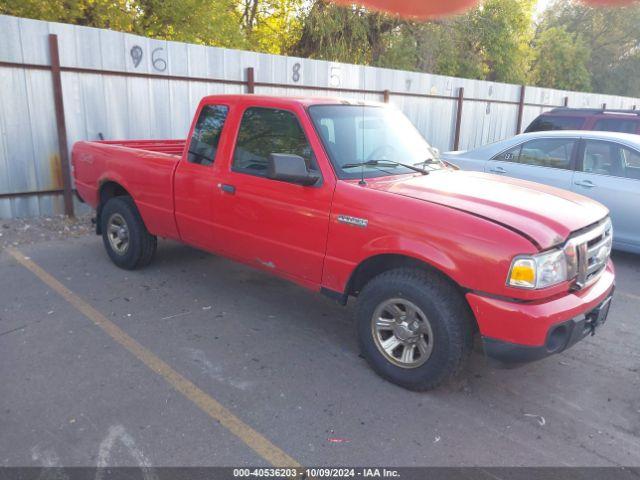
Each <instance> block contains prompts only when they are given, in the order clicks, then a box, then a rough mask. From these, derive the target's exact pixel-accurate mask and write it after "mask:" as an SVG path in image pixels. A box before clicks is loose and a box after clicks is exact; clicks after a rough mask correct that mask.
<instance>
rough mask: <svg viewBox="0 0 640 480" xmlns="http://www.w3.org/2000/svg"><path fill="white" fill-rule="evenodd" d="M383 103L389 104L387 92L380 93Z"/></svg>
mask: <svg viewBox="0 0 640 480" xmlns="http://www.w3.org/2000/svg"><path fill="white" fill-rule="evenodd" d="M382 95H383V98H384V103H389V90H385V91H383V92H382Z"/></svg>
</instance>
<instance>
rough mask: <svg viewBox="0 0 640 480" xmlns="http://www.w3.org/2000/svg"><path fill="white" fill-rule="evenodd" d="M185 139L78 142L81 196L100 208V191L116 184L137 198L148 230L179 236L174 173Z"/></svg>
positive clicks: (75, 157) (75, 161) (77, 176)
mask: <svg viewBox="0 0 640 480" xmlns="http://www.w3.org/2000/svg"><path fill="white" fill-rule="evenodd" d="M185 144H186V140H108V141H104V140H103V141H93V142H77V143H76V144H75V145H74V146H73V151H72V155H71V160H72V164H73V170H74V179H75V186H76V190H77V192H78V194H79V195H80V197H81V198H82V199H83V200H84V201H85V202H87V203H88V204H89V205H91V206H92V207H93V208H97V206H98V204H99V201H100V190H101V188H102V187H103V186H104V185H105V184H106V183H109V182H115V183H117V184H118V185H119V186H120V187H121V188H124V189H125V190H126V192H127V194H128V195H130V196H131V197H132V198H134V199H135V202H136V206H137V207H138V210H139V212H140V215H142V218H143V219H144V221H145V224H146V227H147V229H148V230H149V231H150V232H151V233H152V234H154V235H158V236H162V237H168V238H177V237H178V233H177V227H176V224H175V217H174V214H173V208H174V206H173V174H174V171H175V168H176V166H177V165H178V162H179V161H180V156H181V155H182V152H183V150H184V147H185Z"/></svg>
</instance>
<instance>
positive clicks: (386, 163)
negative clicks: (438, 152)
mask: <svg viewBox="0 0 640 480" xmlns="http://www.w3.org/2000/svg"><path fill="white" fill-rule="evenodd" d="M357 167H404V168H408V169H409V170H413V171H414V172H418V173H421V174H423V175H429V171H428V170H425V169H424V168H420V167H416V166H414V165H409V164H407V163H400V162H395V161H393V160H367V161H366V162H359V163H347V164H346V165H342V167H341V168H342V169H343V170H344V169H347V168H357Z"/></svg>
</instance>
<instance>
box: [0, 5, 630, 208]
mask: <svg viewBox="0 0 640 480" xmlns="http://www.w3.org/2000/svg"><path fill="white" fill-rule="evenodd" d="M49 34H56V35H57V36H58V45H59V51H60V64H61V67H62V73H61V80H62V90H63V92H62V93H63V98H64V111H65V117H66V124H67V139H68V144H69V145H68V146H67V147H68V148H71V145H72V144H73V143H74V142H76V141H78V140H84V139H88V140H96V139H98V138H100V137H103V138H105V139H133V138H155V139H158V138H184V136H185V135H186V134H187V131H188V128H189V125H190V122H191V119H192V116H193V114H194V111H195V108H196V106H197V103H198V101H199V100H200V99H201V98H202V97H203V96H205V95H210V94H223V93H234V94H237V93H245V92H246V91H247V84H246V80H247V78H246V71H247V68H249V67H252V68H253V69H254V77H255V82H256V85H255V93H258V94H268V95H287V96H332V97H338V98H345V99H353V100H367V101H369V100H371V101H378V102H382V101H384V99H385V98H388V99H389V101H390V102H391V103H392V104H395V105H396V106H397V107H398V108H400V109H401V110H402V111H403V112H404V113H405V114H406V115H407V116H408V117H409V118H410V119H411V121H412V122H413V123H414V125H415V126H416V127H417V128H418V130H420V131H421V132H422V134H423V135H424V136H425V137H426V138H427V139H428V140H429V142H430V143H431V144H432V145H434V146H435V147H437V148H439V149H441V150H450V149H451V148H452V147H453V145H454V137H455V130H456V123H457V121H456V120H457V110H458V100H457V96H458V92H459V89H460V88H464V101H463V108H462V117H461V122H460V144H459V148H461V149H469V148H474V147H476V146H479V145H482V144H485V143H488V142H493V141H496V140H500V139H504V138H507V137H509V136H511V135H513V134H515V132H516V125H517V120H518V112H519V100H520V94H521V86H519V85H508V84H502V83H496V82H487V81H480V80H469V79H461V78H454V77H446V76H441V75H432V74H427V73H417V72H406V71H399V70H390V69H384V68H375V67H370V66H361V65H347V64H341V63H336V62H327V61H322V60H310V59H303V58H296V57H283V56H277V55H268V54H262V53H255V52H248V51H238V50H229V49H224V48H217V47H205V46H202V45H190V44H185V43H180V42H172V41H164V40H155V39H150V38H145V37H141V36H137V35H131V34H125V33H120V32H113V31H109V30H101V29H95V28H88V27H81V26H73V25H65V24H60V23H52V22H44V21H38V20H30V19H23V18H15V17H9V16H0V115H1V116H0V218H8V217H17V216H29V215H39V214H52V213H61V212H62V211H63V205H62V197H61V196H60V195H52V194H42V193H41V194H40V195H32V196H22V195H21V196H13V197H10V198H9V197H8V196H7V194H11V193H25V192H38V191H39V192H42V191H48V190H52V189H54V190H57V189H60V188H61V187H62V172H61V167H60V153H59V152H60V149H59V147H58V137H57V130H56V120H55V106H54V99H53V95H54V94H53V88H52V81H51V71H50V69H49V66H50V64H51V61H50V58H49V45H48V35H49ZM21 64H22V65H21ZM23 64H28V65H23ZM87 69H88V70H87ZM167 76H168V77H169V78H167ZM171 77H179V78H171ZM213 80H222V82H214V81H213ZM384 91H388V93H387V94H385V93H384ZM565 99H567V101H568V104H569V106H572V107H587V106H588V107H601V106H602V105H603V104H606V105H607V107H608V108H631V107H632V106H634V105H636V104H638V103H639V100H638V99H634V98H626V97H616V96H612V95H600V94H589V93H580V92H566V91H560V90H551V89H545V88H538V87H526V89H525V97H524V107H523V109H522V128H523V129H524V128H526V126H527V125H528V124H529V123H530V122H531V121H532V120H533V119H534V118H535V117H536V116H537V115H539V114H540V113H541V112H542V111H544V110H546V109H549V108H553V107H556V106H560V105H563V104H564V102H565ZM3 195H4V196H3Z"/></svg>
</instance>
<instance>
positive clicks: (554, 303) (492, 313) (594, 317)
mask: <svg viewBox="0 0 640 480" xmlns="http://www.w3.org/2000/svg"><path fill="white" fill-rule="evenodd" d="M614 287H615V275H614V270H613V265H612V264H611V262H609V264H608V265H607V268H606V270H605V271H604V272H603V273H602V275H601V276H600V278H599V279H598V280H597V281H596V282H595V283H594V284H593V285H591V286H589V287H588V288H586V289H584V290H581V291H576V292H571V293H568V294H567V295H564V296H562V297H557V298H554V299H552V300H548V301H542V302H535V303H518V302H515V301H509V300H504V299H497V298H491V297H486V296H482V295H480V294H476V293H468V294H467V300H468V302H469V305H470V306H471V309H472V311H473V313H474V314H475V316H476V320H477V322H478V326H479V328H480V333H481V335H482V338H483V343H484V349H485V353H486V355H487V356H488V357H489V358H490V359H493V360H497V361H498V362H500V363H502V364H521V363H527V362H530V361H534V360H538V359H541V358H544V357H547V356H549V355H552V354H554V353H559V352H562V351H563V350H566V349H567V348H569V347H570V346H572V345H574V344H575V343H577V342H578V341H580V340H582V339H583V338H584V337H586V336H587V335H589V334H590V333H593V331H594V330H595V328H596V327H597V326H598V324H599V323H601V321H602V318H599V317H602V315H598V314H600V313H601V308H606V310H608V304H609V303H610V302H607V300H609V299H610V297H611V295H612V294H613V290H614ZM604 313H605V314H604V318H606V313H607V312H604Z"/></svg>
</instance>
